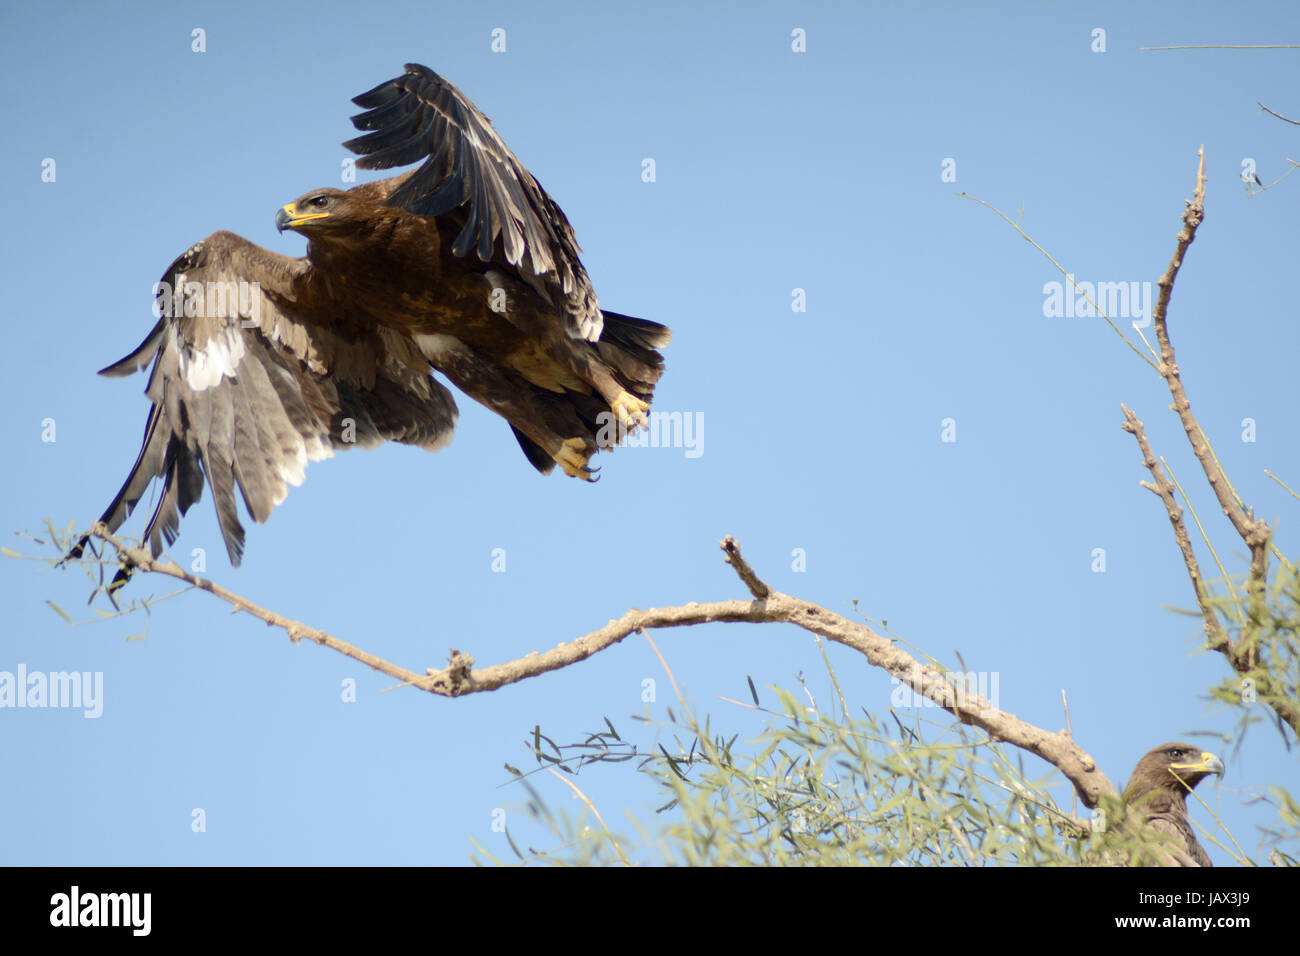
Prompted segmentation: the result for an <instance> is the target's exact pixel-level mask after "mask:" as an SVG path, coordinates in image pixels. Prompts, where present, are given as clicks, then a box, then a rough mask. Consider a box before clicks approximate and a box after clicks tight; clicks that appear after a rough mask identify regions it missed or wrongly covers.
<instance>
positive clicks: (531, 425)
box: [416, 334, 597, 481]
mask: <svg viewBox="0 0 1300 956" xmlns="http://www.w3.org/2000/svg"><path fill="white" fill-rule="evenodd" d="M416 341H417V343H418V344H419V345H420V348H421V350H422V351H423V352H424V356H425V358H427V359H428V360H429V363H430V364H431V365H432V366H433V367H434V368H436V369H438V370H439V371H440V372H442V373H443V374H444V375H446V376H447V378H449V379H450V380H451V381H452V383H453V384H454V385H455V386H456V387H457V388H459V389H460V390H461V391H462V392H464V393H465V394H466V395H468V396H469V397H470V398H472V399H474V400H475V401H477V402H479V403H480V404H482V405H483V406H485V407H486V408H489V409H491V410H492V411H494V412H496V413H497V414H498V415H500V416H501V417H502V418H504V419H505V420H506V421H508V422H509V423H510V424H511V425H513V426H514V428H515V429H516V431H517V432H518V433H521V434H522V435H524V436H525V437H526V438H527V439H528V440H529V441H530V442H531V443H533V445H535V446H536V456H534V454H531V453H529V454H528V457H529V460H530V461H532V462H533V464H534V466H535V467H537V468H538V469H539V470H540V471H542V472H543V473H546V472H548V471H550V467H543V466H544V465H545V464H546V457H543V456H547V457H549V458H550V459H551V460H553V461H554V462H555V463H556V464H557V465H559V466H560V467H561V468H563V469H564V473H565V474H566V475H571V476H572V477H574V478H581V479H583V480H584V481H595V480H596V475H595V472H596V470H597V469H594V468H592V467H591V466H590V464H589V462H590V460H591V456H592V455H594V454H595V453H596V447H597V446H596V441H595V440H594V439H595V436H594V435H592V434H590V429H589V427H588V426H587V425H586V424H585V423H584V422H583V420H582V419H581V418H580V417H579V416H578V414H577V413H576V411H575V409H574V407H573V406H572V405H571V404H570V403H569V402H568V401H567V400H565V399H564V398H563V397H562V396H560V395H557V394H555V393H552V392H550V391H548V390H546V389H542V388H538V387H537V386H535V385H532V384H530V383H529V382H528V381H527V380H525V379H524V378H523V377H522V376H520V375H519V374H518V373H516V372H515V371H513V370H510V369H506V368H502V367H501V366H500V365H498V364H497V363H495V362H494V361H492V360H491V359H489V358H487V357H485V356H483V355H480V354H479V353H477V352H475V351H474V350H473V349H471V348H470V347H469V346H467V345H465V343H464V342H461V341H460V340H459V339H457V338H455V337H454V336H450V335H445V334H444V335H438V334H434V335H420V336H417V339H416ZM566 436H574V437H566ZM525 452H526V453H528V449H527V447H526V446H525Z"/></svg>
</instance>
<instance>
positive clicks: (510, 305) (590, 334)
mask: <svg viewBox="0 0 1300 956" xmlns="http://www.w3.org/2000/svg"><path fill="white" fill-rule="evenodd" d="M354 102H355V103H356V104H357V105H358V106H360V107H362V108H363V109H365V110H366V112H363V113H361V114H360V115H358V116H356V117H354V118H353V124H354V125H355V126H356V127H357V128H358V129H360V130H364V131H366V132H365V135H362V136H360V137H358V138H356V139H354V140H351V141H349V142H347V143H345V144H344V145H345V146H346V147H348V148H349V149H351V150H352V151H353V152H356V153H359V154H361V158H360V159H359V160H358V161H357V165H358V166H360V167H361V168H363V169H388V168H391V167H394V166H404V165H409V164H412V163H416V162H420V161H423V163H422V165H421V166H419V167H418V168H416V169H414V170H412V171H409V172H406V173H404V174H402V175H399V176H395V177H393V178H390V179H384V180H379V181H376V182H370V183H365V184H363V185H359V186H356V187H355V188H353V189H349V190H346V191H344V190H338V189H317V190H313V191H312V192H309V193H306V194H304V195H303V196H302V197H300V198H299V199H297V200H295V201H294V202H292V203H289V204H287V205H285V206H284V207H283V208H282V209H281V210H280V211H279V212H278V213H277V215H276V225H277V226H278V227H279V228H280V230H281V231H283V230H284V229H292V230H294V231H296V232H299V233H302V234H303V235H304V236H306V237H307V239H308V244H307V255H306V257H305V258H301V259H294V258H290V257H288V256H283V255H279V254H277V253H274V252H271V251H269V250H267V249H263V248H261V247H259V246H257V245H254V244H253V243H251V242H249V241H248V240H246V239H243V238H241V237H239V236H236V235H234V234H233V233H229V232H217V233H214V234H213V235H211V236H209V237H208V238H206V239H204V240H203V241H202V242H200V243H198V244H197V245H195V246H193V247H192V248H190V249H189V250H188V251H186V252H185V253H184V254H183V255H182V256H181V257H180V258H178V259H177V260H176V261H175V262H174V263H172V265H171V266H170V267H169V268H168V270H167V272H166V273H164V275H163V278H162V280H161V282H160V284H159V287H158V288H159V291H158V308H157V309H156V310H155V314H157V315H160V318H159V321H158V323H157V325H155V326H154V328H153V330H152V331H151V332H150V333H149V335H148V336H147V337H146V339H145V340H144V342H142V343H141V344H140V346H139V347H138V348H137V349H136V350H135V351H134V352H132V353H131V354H130V355H128V356H127V357H126V358H124V359H121V360H120V361H118V362H116V363H114V364H113V365H110V366H108V367H107V368H105V369H103V370H102V371H101V374H103V375H110V376H118V375H126V374H129V373H131V372H135V371H137V370H143V369H144V368H145V367H147V366H149V365H150V364H151V363H152V369H151V372H150V376H149V384H148V387H147V390H146V394H147V395H148V396H149V398H150V400H151V401H152V403H153V407H152V409H151V410H150V413H149V417H148V420H147V422H146V426H145V434H144V441H143V443H142V447H141V450H140V453H139V456H138V457H137V459H136V462H135V465H134V467H133V468H132V469H131V472H130V474H129V476H128V477H127V480H126V482H125V484H123V486H122V489H121V490H120V491H119V492H118V494H117V497H116V498H115V499H114V500H113V502H112V503H111V504H110V505H109V507H108V509H107V510H106V511H105V512H104V514H103V516H102V518H101V520H102V521H103V522H104V523H105V524H106V525H107V526H108V528H109V530H110V531H111V530H116V529H117V528H118V526H119V525H121V523H122V522H123V521H124V520H125V519H126V517H127V516H128V515H129V514H130V512H131V510H132V509H133V508H134V507H135V505H136V504H137V502H139V500H140V499H141V497H142V496H143V495H144V493H145V491H146V489H147V488H148V487H149V485H150V484H151V483H152V481H153V479H154V478H161V479H162V493H161V495H160V497H159V499H158V504H157V506H156V508H155V510H154V513H153V515H152V516H151V517H150V519H149V522H148V523H147V525H146V527H145V531H144V536H145V537H146V538H148V539H149V541H150V544H151V547H152V551H153V553H154V555H155V556H156V555H158V554H159V553H160V552H161V551H162V548H163V541H164V540H165V541H166V543H167V544H171V543H172V542H173V541H174V540H175V538H176V536H177V534H178V532H179V526H180V516H181V515H183V514H184V513H185V512H186V511H187V509H188V508H189V507H190V506H191V505H192V504H193V503H194V502H195V501H197V500H198V499H199V497H200V496H201V494H202V491H203V485H204V479H205V477H206V480H207V483H208V484H209V485H210V486H211V488H212V493H213V497H214V499H215V501H216V509H217V517H218V520H219V521H220V524H221V531H222V535H223V537H224V539H225V543H226V548H227V552H228V553H229V556H230V560H231V563H232V564H236V565H237V564H239V560H240V556H241V554H242V553H243V548H244V529H243V527H242V525H241V524H240V521H239V516H238V514H237V508H236V505H235V492H236V490H238V492H239V494H240V496H241V497H242V498H243V501H244V505H245V507H246V508H247V510H248V513H249V515H251V516H252V518H253V520H254V521H257V522H262V521H265V520H266V519H267V518H268V517H269V516H270V514H271V511H272V510H273V509H274V508H275V506H276V505H278V504H279V503H280V502H281V501H283V500H284V498H285V496H286V494H287V493H288V486H289V485H291V484H292V485H296V484H299V483H300V482H301V481H302V480H303V470H304V467H305V465H306V463H307V462H308V461H309V460H318V459H321V458H326V457H329V456H330V455H332V454H333V452H334V451H335V450H337V449H340V448H347V447H350V446H351V445H354V444H359V445H361V446H363V447H372V446H374V445H377V444H379V443H381V442H384V441H396V442H402V443H404V444H409V445H416V446H419V447H421V448H426V449H429V450H434V449H437V448H440V447H442V446H443V445H444V444H446V443H447V442H448V441H449V440H450V438H451V433H452V429H453V427H454V424H455V420H456V415H457V409H456V403H455V401H454V400H453V398H452V396H451V393H450V392H449V391H448V390H447V389H446V388H445V387H443V386H442V385H441V384H440V383H439V382H438V381H437V380H436V379H435V378H434V377H433V376H432V375H431V372H432V371H434V370H437V371H440V372H442V373H443V374H444V375H445V376H446V377H447V378H448V379H449V380H450V381H451V382H452V383H453V384H455V385H456V386H457V387H458V388H460V389H461V391H463V392H465V393H466V394H467V395H469V396H470V397H472V398H474V399H475V400H477V401H479V402H481V403H482V404H484V405H486V406H487V407H488V408H490V409H492V410H493V411H495V412H496V413H498V414H499V415H501V416H502V417H503V418H505V419H506V420H507V421H508V422H509V423H510V426H511V428H512V430H513V431H514V434H515V437H516V438H517V439H518V441H519V444H520V446H521V447H522V448H523V450H524V453H525V454H526V456H527V457H528V460H529V461H530V462H532V464H533V465H534V466H535V467H536V468H537V469H538V470H539V471H541V472H542V473H544V474H545V473H549V472H550V471H551V470H552V469H553V468H554V466H555V465H556V464H559V465H560V466H561V467H562V468H563V470H564V471H565V472H566V473H567V474H569V475H572V476H574V477H579V478H584V479H587V480H594V475H593V470H592V469H591V468H590V466H589V460H590V458H591V456H592V455H593V454H594V453H595V452H596V451H597V450H598V449H603V448H610V447H612V446H613V445H615V444H617V443H618V441H619V439H620V437H621V436H622V435H623V434H626V431H627V430H628V429H630V428H635V427H637V426H638V425H640V424H644V422H645V420H646V413H647V412H648V410H649V403H650V401H651V398H652V397H653V394H654V386H655V382H656V381H658V379H659V376H660V375H661V374H662V371H663V359H662V357H661V356H660V354H659V352H658V351H657V349H659V348H660V347H662V346H664V345H666V344H667V343H668V340H669V337H670V333H669V331H668V329H667V328H665V327H664V326H662V325H658V324H656V323H654V322H647V321H645V320H642V319H635V318H631V317H629V316H625V315H620V314H618V313H614V312H607V311H603V310H602V309H601V308H600V305H599V302H598V300H597V298H596V294H595V291H594V290H593V288H592V285H591V280H590V279H589V278H588V276H587V272H586V270H585V269H584V268H583V266H582V262H581V261H580V260H579V258H578V251H579V250H578V244H577V240H576V238H575V237H574V233H573V229H572V227H571V226H570V225H569V221H568V219H567V218H565V215H564V213H563V212H562V211H561V210H560V208H559V206H557V205H556V204H555V202H554V200H552V199H551V198H550V196H548V195H547V194H546V192H545V190H543V189H542V187H541V184H540V183H538V182H537V180H536V179H535V178H534V177H533V176H532V174H531V173H529V172H528V171H527V169H525V168H524V166H523V165H522V164H521V163H520V162H519V160H518V159H516V158H515V156H514V154H513V153H511V152H510V150H509V149H508V148H506V145H505V143H503V142H502V141H501V138H500V137H499V136H498V135H497V133H496V131H495V130H494V129H493V128H492V124H491V122H490V121H489V120H488V119H487V117H485V116H484V115H483V114H482V113H480V112H479V111H478V109H477V108H476V107H475V106H474V104H473V103H471V102H470V101H469V100H468V99H467V98H466V97H465V95H464V94H463V93H461V92H460V91H459V90H458V89H456V87H454V86H452V85H451V84H450V83H448V82H447V81H446V80H444V79H443V78H442V77H440V76H439V75H438V74H436V73H434V72H433V71H432V70H429V69H428V68H427V67H422V66H417V65H407V67H406V72H405V73H404V74H403V75H402V76H400V77H397V78H396V79H393V80H390V81H388V82H387V83H383V84H381V85H380V86H377V87H375V88H374V89H373V90H371V91H369V92H368V93H364V94H362V95H361V96H359V97H357V98H356V99H355V100H354ZM85 543H86V541H85V539H83V540H82V542H81V543H80V544H79V545H78V546H77V548H76V549H74V551H73V552H72V554H73V556H77V555H79V554H80V553H81V549H82V547H83V546H84V545H85Z"/></svg>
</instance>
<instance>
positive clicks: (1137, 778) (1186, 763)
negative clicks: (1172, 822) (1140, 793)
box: [1125, 743, 1223, 795]
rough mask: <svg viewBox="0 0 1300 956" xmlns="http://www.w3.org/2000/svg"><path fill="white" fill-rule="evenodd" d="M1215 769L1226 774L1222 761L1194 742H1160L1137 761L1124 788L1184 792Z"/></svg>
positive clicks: (1217, 772)
mask: <svg viewBox="0 0 1300 956" xmlns="http://www.w3.org/2000/svg"><path fill="white" fill-rule="evenodd" d="M1212 773H1215V774H1218V775H1219V776H1220V777H1222V776H1223V761H1222V760H1220V759H1219V758H1218V757H1216V756H1215V755H1214V754H1212V753H1207V752H1205V751H1203V750H1202V749H1201V748H1200V747H1193V746H1192V745H1191V744H1177V743H1174V744H1161V745H1160V746H1159V747H1156V748H1155V749H1154V750H1152V751H1151V752H1150V753H1148V754H1147V755H1146V756H1145V757H1143V758H1142V759H1141V760H1139V761H1138V765H1137V766H1136V767H1135V768H1134V769H1133V776H1132V778H1131V779H1130V780H1129V785H1128V787H1126V788H1125V789H1126V790H1128V791H1132V790H1134V789H1135V788H1136V787H1137V786H1138V785H1139V784H1141V785H1142V789H1143V790H1154V789H1156V788H1159V789H1163V790H1170V791H1172V792H1174V793H1178V794H1183V795H1185V794H1186V792H1187V791H1188V790H1190V789H1192V788H1193V787H1195V786H1196V785H1197V784H1198V783H1200V782H1201V781H1202V780H1204V779H1205V778H1206V777H1208V776H1209V775H1210V774H1212Z"/></svg>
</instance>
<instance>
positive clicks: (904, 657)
mask: <svg viewBox="0 0 1300 956" xmlns="http://www.w3.org/2000/svg"><path fill="white" fill-rule="evenodd" d="M91 535H92V536H93V537H95V538H98V539H100V540H102V541H105V542H107V543H109V544H111V545H112V546H113V547H114V548H115V549H117V552H118V557H119V559H120V560H121V561H124V562H125V563H126V564H128V565H130V566H133V567H134V568H135V569H137V570H139V571H143V572H146V573H152V574H162V575H165V576H167V577H172V578H176V579H177V580H180V581H185V582H187V583H189V584H192V585H193V586H194V587H197V588H200V589H202V590H204V591H207V592H208V593H209V594H212V595H213V596H214V597H217V598H219V599H220V600H222V601H225V602H226V603H227V604H230V605H231V606H232V607H233V608H234V609H235V610H236V611H243V612H245V613H247V614H251V615H253V616H254V617H256V618H258V619H259V620H262V621H265V622H266V623H267V624H268V625H271V626H274V627H278V628H282V629H283V630H285V631H286V632H287V633H288V634H289V637H290V638H291V639H293V640H294V641H295V642H296V641H299V640H302V639H304V638H305V639H307V640H309V641H313V642H315V643H317V644H319V645H321V646H322V647H328V648H330V649H331V650H335V651H338V652H339V653H340V654H344V655H346V656H347V657H351V658H352V659H353V660H357V661H360V662H361V663H363V664H365V665H366V666H368V667H370V668H372V669H374V670H377V671H380V672H382V673H384V674H388V675H389V676H391V677H395V678H397V679H399V680H400V681H402V683H403V684H408V685H410V686H412V687H418V688H419V689H421V690H425V691H428V692H430V693H433V694H440V695H443V696H447V697H456V696H460V695H463V694H471V693H480V692H483V691H489V690H496V689H497V688H499V687H504V686H505V685H507V684H513V683H516V682H518V681H521V680H526V679H528V678H530V677H537V676H539V675H541V674H545V673H547V672H548V671H553V670H558V669H560V668H562V667H567V666H569V665H570V664H574V663H577V662H578V661H581V660H585V659H586V658H588V657H591V656H592V655H593V654H597V653H599V652H600V651H603V650H605V649H606V648H608V647H611V646H613V645H614V644H617V643H618V642H619V641H621V640H623V639H624V638H625V637H627V636H629V635H630V634H636V633H639V632H642V631H645V630H648V629H652V628H667V627H689V626H692V625H696V624H712V623H749V624H772V623H784V624H794V625H795V626H797V627H801V628H803V629H804V630H806V631H810V632H812V633H813V634H817V635H820V636H821V637H824V638H826V639H827V640H831V641H835V642H836V643H838V644H843V645H844V646H845V647H850V648H853V649H854V650H856V651H858V652H859V653H860V654H862V655H863V656H864V657H865V658H866V659H867V662H868V663H869V664H871V665H872V666H873V667H879V668H881V669H882V670H885V671H888V672H889V673H890V674H892V675H893V676H895V677H896V678H898V680H899V681H900V682H901V683H903V684H906V685H907V686H909V687H910V688H911V689H912V690H913V691H914V692H916V693H917V694H921V695H923V696H925V697H927V698H929V699H930V700H932V701H934V702H935V703H936V704H937V705H938V706H940V707H942V708H943V709H945V710H947V711H948V712H949V713H951V714H952V715H953V716H955V717H956V718H957V719H958V720H960V721H962V722H963V723H967V724H971V725H972V726H975V727H979V728H980V729H982V730H984V731H985V732H986V733H987V734H988V735H989V736H990V737H991V738H993V739H995V740H1004V741H1006V742H1007V743H1010V744H1012V745H1014V746H1016V747H1019V748H1021V749H1022V750H1026V751H1028V752H1029V753H1032V754H1035V755H1037V756H1039V757H1041V758H1043V759H1044V760H1046V761H1047V762H1048V763H1050V764H1052V765H1054V766H1055V767H1057V768H1058V769H1059V770H1060V771H1061V773H1063V774H1064V775H1065V777H1066V778H1067V779H1068V780H1069V781H1070V782H1071V784H1073V785H1074V788H1075V790H1076V792H1077V793H1078V795H1079V798H1080V799H1081V800H1082V801H1083V802H1084V804H1085V805H1086V806H1088V807H1095V806H1096V805H1097V804H1098V801H1100V799H1101V798H1102V796H1104V795H1112V796H1113V795H1115V792H1116V791H1115V788H1114V786H1113V785H1112V784H1111V782H1110V781H1109V780H1108V779H1106V776H1105V774H1103V773H1102V772H1101V770H1099V769H1098V767H1097V763H1096V761H1095V760H1093V759H1092V757H1091V756H1090V755H1089V754H1088V753H1087V752H1085V751H1084V750H1083V749H1082V748H1080V747H1079V746H1077V745H1076V744H1075V743H1074V742H1073V741H1072V740H1071V739H1070V737H1069V735H1068V734H1061V733H1054V732H1051V731H1047V730H1043V729H1042V728H1040V727H1035V726H1034V725H1032V724H1029V723H1027V722H1025V721H1023V720H1021V719H1020V718H1018V717H1016V716H1015V715H1014V714H1009V713H1006V712H1004V711H1001V710H999V709H998V708H996V707H994V706H993V705H992V704H991V703H990V702H989V701H988V700H987V699H986V698H985V697H983V696H981V695H979V694H975V693H971V692H970V689H969V688H968V687H965V686H962V685H960V684H958V683H954V681H953V680H952V679H951V678H950V677H949V676H948V675H947V674H945V673H944V672H943V671H942V670H940V669H939V668H936V667H932V666H930V665H928V664H922V663H921V662H919V661H918V660H916V658H914V657H912V655H911V654H909V653H907V651H905V650H903V649H902V648H900V647H898V646H896V645H895V644H894V642H893V641H892V640H890V639H889V638H888V637H885V636H883V635H881V634H878V633H877V632H876V631H874V630H873V629H872V628H870V627H868V626H866V625H865V624H859V623H857V622H855V621H850V620H848V619H847V618H844V617H841V616H840V615H838V614H836V613H834V612H833V611H828V610H827V609H826V608H824V607H821V606H820V605H817V604H812V603H810V602H808V601H804V600H800V599H799V598H796V597H791V596H790V595H788V594H782V593H781V592H780V591H775V590H773V589H772V588H770V587H769V586H768V585H767V584H765V583H763V581H762V580H761V579H760V578H759V577H758V575H757V574H756V573H755V572H754V569H753V568H751V567H750V566H749V563H748V562H747V561H745V559H744V557H743V556H742V555H741V552H740V545H738V544H737V543H736V540H735V539H734V538H731V537H728V538H726V539H724V540H723V541H722V542H721V547H722V550H723V552H724V553H725V554H726V561H727V563H728V564H730V565H731V567H732V568H733V569H734V570H735V571H736V574H737V576H738V577H739V578H740V580H741V581H742V582H743V583H744V585H745V587H746V588H747V589H748V590H749V592H750V594H752V595H753V596H754V600H752V601H712V602H708V603H704V604H698V603H694V602H692V603H690V604H685V605H682V606H680V607H661V608H650V609H648V610H645V611H642V610H638V609H635V608H634V609H632V610H630V611H628V612H627V613H626V614H624V615H623V616H622V617H620V618H618V619H617V620H613V621H610V622H609V623H608V624H606V625H605V626H604V627H602V628H598V629H597V630H594V631H592V632H591V633H589V634H585V635H583V636H582V637H579V638H577V639H576V640H574V641H570V642H569V643H567V644H560V645H558V646H557V647H554V648H552V649H551V650H549V651H546V652H545V653H541V654H536V653H534V654H529V655H528V656H527V657H523V658H520V659H518V660H514V661H507V662H505V663H503V664H496V665H493V666H491V667H485V668H481V669H474V668H472V664H473V658H472V657H469V656H467V655H464V654H461V653H460V652H459V651H453V652H452V661H451V663H450V665H449V666H448V667H446V668H444V669H442V670H433V669H430V670H428V671H426V673H425V674H424V675H420V674H417V673H415V672H414V671H411V670H408V669H406V668H404V667H399V666H397V665H395V664H392V663H390V662H389V661H386V660H383V659H382V658H378V657H375V656H374V655H372V654H368V653H366V652H365V651H362V650H361V649H360V648H357V647H355V646H354V645H352V644H349V643H347V642H346V641H341V640H339V639H338V638H336V637H333V636H332V635H330V634H327V633H326V632H324V631H321V630H318V629H317V628H313V627H309V626H307V625H305V624H303V623H301V622H299V621H293V620H290V619H289V618H286V617H284V616H282V615H280V614H277V613H275V612H274V611H269V610H267V609H266V608H263V607H260V606H259V605H257V604H254V603H253V602H252V601H249V600H248V599H246V598H244V597H241V596H240V595H238V594H235V593H233V592H231V591H229V590H227V589H226V588H223V587H221V586H220V585H218V584H215V583H213V582H212V581H208V580H206V579H204V578H200V577H197V576H196V575H193V574H191V573H190V572H188V571H186V570H184V569H183V568H181V567H179V566H178V565H176V564H175V563H173V562H171V561H159V560H155V559H154V558H152V557H151V556H150V554H149V552H148V551H146V550H144V549H143V548H135V547H131V546H130V545H128V544H126V543H125V542H123V541H121V540H119V539H118V538H116V537H114V536H113V535H111V534H108V533H107V532H106V531H105V529H104V528H103V526H102V525H98V524H97V525H96V526H95V527H94V528H92V530H91Z"/></svg>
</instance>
